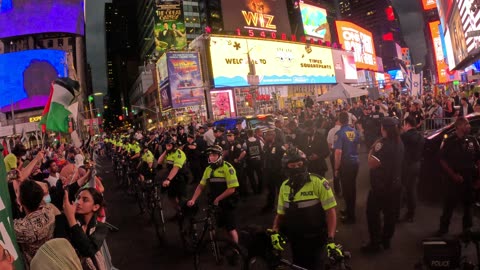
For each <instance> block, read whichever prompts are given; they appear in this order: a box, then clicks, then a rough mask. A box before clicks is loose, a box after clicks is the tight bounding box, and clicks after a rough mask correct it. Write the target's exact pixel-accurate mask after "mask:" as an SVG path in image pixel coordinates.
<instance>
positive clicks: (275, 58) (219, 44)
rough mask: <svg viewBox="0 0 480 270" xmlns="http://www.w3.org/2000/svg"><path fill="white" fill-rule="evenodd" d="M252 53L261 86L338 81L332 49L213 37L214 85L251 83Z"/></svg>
mask: <svg viewBox="0 0 480 270" xmlns="http://www.w3.org/2000/svg"><path fill="white" fill-rule="evenodd" d="M249 56H250V63H252V64H253V65H251V66H252V67H253V66H254V67H255V70H256V75H258V77H259V85H261V86H262V85H290V84H315V83H335V82H336V79H335V70H334V66H333V57H332V50H331V49H329V48H324V47H319V46H314V45H306V44H299V43H291V42H278V41H269V40H257V39H247V38H236V37H219V36H210V57H211V62H212V68H213V80H214V82H215V86H216V87H217V88H218V87H235V86H248V85H249V84H248V77H247V75H248V74H249V72H250V69H249V64H248V63H249V61H248V57H249Z"/></svg>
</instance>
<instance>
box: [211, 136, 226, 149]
mask: <svg viewBox="0 0 480 270" xmlns="http://www.w3.org/2000/svg"><path fill="white" fill-rule="evenodd" d="M213 145H219V146H220V147H222V149H223V150H224V151H225V150H228V149H227V147H228V145H227V137H226V136H225V135H222V136H220V137H217V138H215V142H214V143H213Z"/></svg>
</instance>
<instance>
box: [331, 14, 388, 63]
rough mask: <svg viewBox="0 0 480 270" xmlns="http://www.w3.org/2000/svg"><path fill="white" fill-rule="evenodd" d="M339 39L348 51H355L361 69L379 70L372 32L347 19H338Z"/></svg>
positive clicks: (356, 60)
mask: <svg viewBox="0 0 480 270" xmlns="http://www.w3.org/2000/svg"><path fill="white" fill-rule="evenodd" d="M335 23H336V26H337V33H338V40H339V42H340V43H341V44H342V45H343V48H344V49H345V50H347V51H353V52H354V55H355V62H356V64H357V68H359V69H369V70H373V71H378V67H377V59H376V57H377V55H376V54H375V46H374V43H373V37H372V33H371V32H369V31H367V30H365V29H363V28H362V27H360V26H358V25H356V24H354V23H351V22H346V21H336V22H335Z"/></svg>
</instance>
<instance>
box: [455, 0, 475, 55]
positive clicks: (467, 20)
mask: <svg viewBox="0 0 480 270" xmlns="http://www.w3.org/2000/svg"><path fill="white" fill-rule="evenodd" d="M456 2H457V4H458V9H459V11H460V18H461V21H462V26H463V31H464V32H465V37H466V40H465V43H466V45H467V51H468V53H469V54H471V53H472V52H474V51H475V50H476V49H479V48H480V31H479V30H480V8H472V5H473V4H475V3H474V2H475V1H471V0H464V1H456Z"/></svg>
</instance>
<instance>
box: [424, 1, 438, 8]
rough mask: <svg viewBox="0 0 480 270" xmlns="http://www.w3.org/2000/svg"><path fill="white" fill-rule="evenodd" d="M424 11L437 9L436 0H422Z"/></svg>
mask: <svg viewBox="0 0 480 270" xmlns="http://www.w3.org/2000/svg"><path fill="white" fill-rule="evenodd" d="M422 5H423V10H430V9H434V8H437V1H436V0H422Z"/></svg>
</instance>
